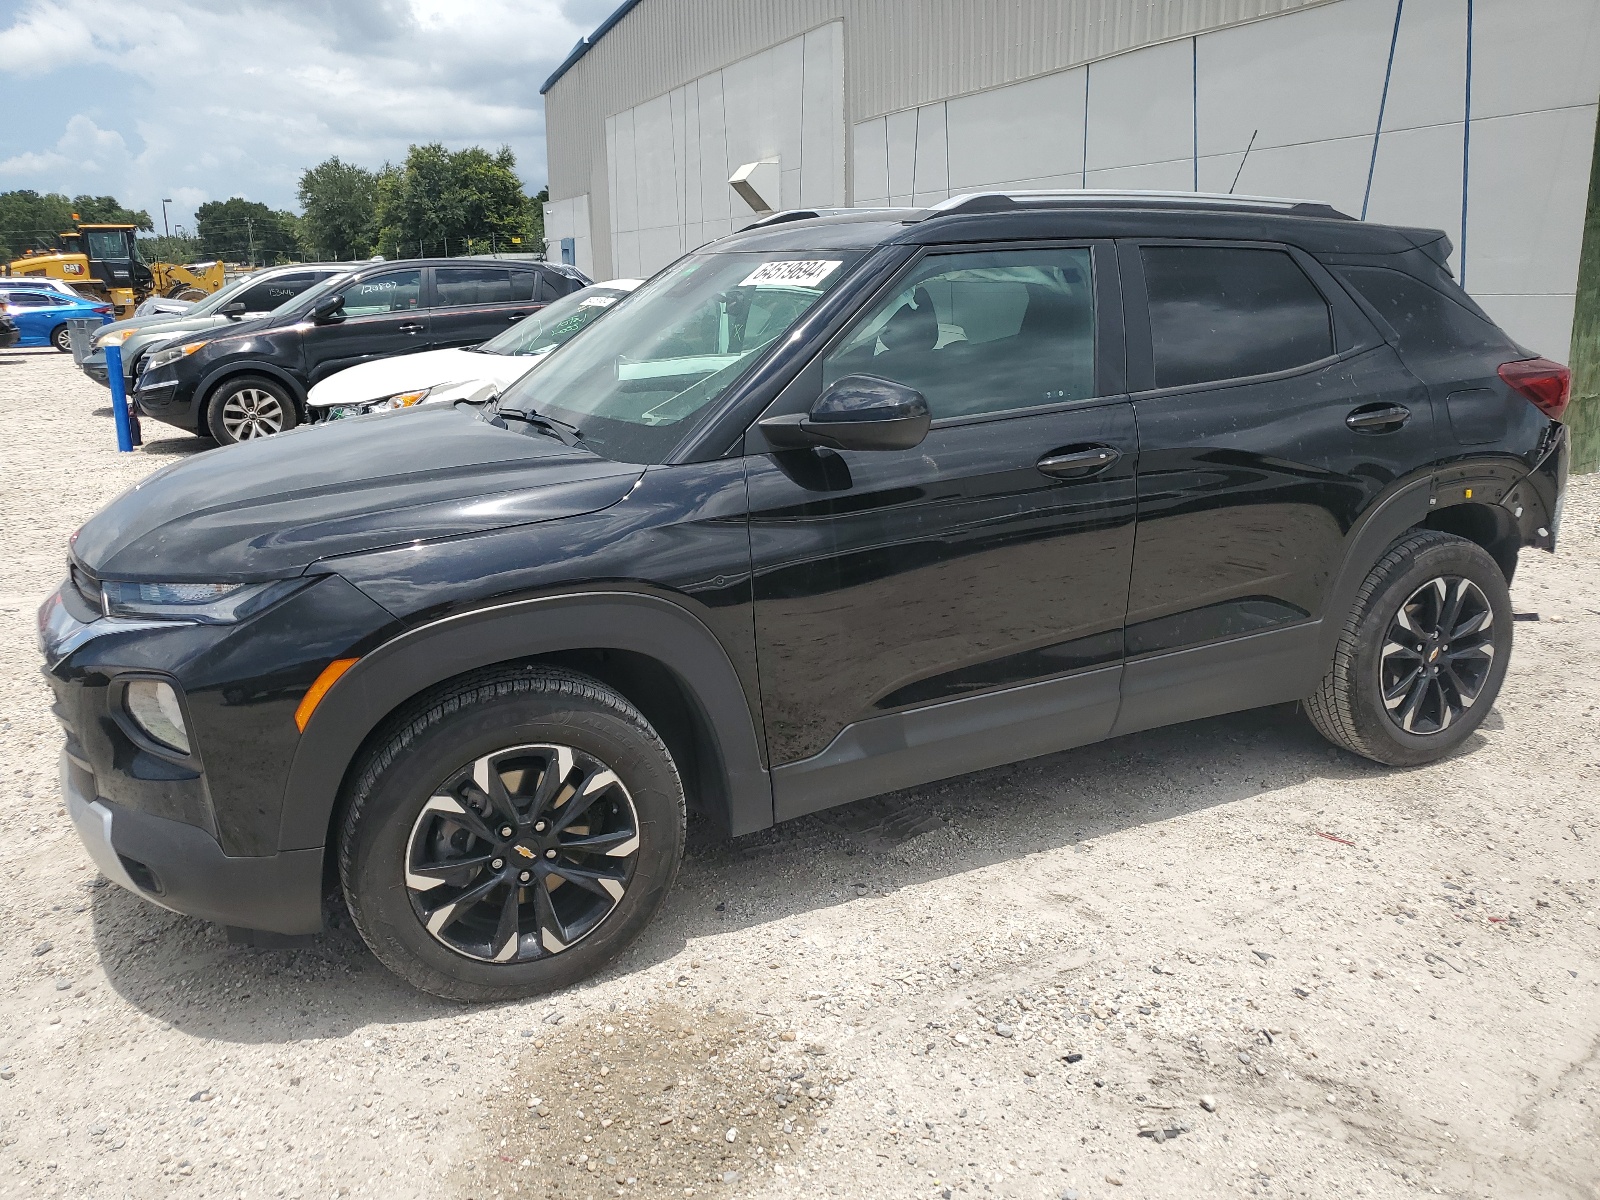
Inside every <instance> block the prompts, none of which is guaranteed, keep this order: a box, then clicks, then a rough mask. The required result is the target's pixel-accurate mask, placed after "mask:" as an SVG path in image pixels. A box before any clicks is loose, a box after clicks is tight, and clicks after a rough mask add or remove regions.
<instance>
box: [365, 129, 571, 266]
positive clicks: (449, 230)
mask: <svg viewBox="0 0 1600 1200" xmlns="http://www.w3.org/2000/svg"><path fill="white" fill-rule="evenodd" d="M516 166H517V160H516V156H515V155H514V154H513V153H512V152H511V148H510V147H509V146H502V147H501V148H500V149H499V150H497V151H495V152H494V153H492V154H491V153H490V152H489V151H487V150H485V149H483V148H482V147H481V146H471V147H468V148H467V149H465V150H460V151H456V152H455V153H452V152H451V151H449V150H447V149H445V148H444V147H443V146H442V145H440V144H439V143H437V142H434V143H431V144H429V145H426V146H412V147H411V149H410V150H409V151H408V152H407V154H406V161H405V163H404V164H403V165H401V166H400V167H399V168H397V169H396V168H390V169H389V170H387V171H386V172H385V173H383V174H382V175H380V177H379V179H378V223H379V230H380V232H379V237H378V245H379V249H380V250H381V251H382V253H383V254H384V255H385V256H387V257H390V258H403V257H408V256H411V255H433V254H460V253H483V252H486V251H490V250H509V249H512V248H513V246H514V243H513V242H512V239H513V238H521V239H523V241H522V245H523V247H527V248H529V249H531V248H532V246H531V245H530V239H529V236H528V235H529V220H530V205H531V204H532V202H531V201H530V200H529V199H528V197H527V196H526V195H525V194H524V193H523V190H522V181H521V180H520V179H518V178H517V171H516ZM541 221H542V218H541Z"/></svg>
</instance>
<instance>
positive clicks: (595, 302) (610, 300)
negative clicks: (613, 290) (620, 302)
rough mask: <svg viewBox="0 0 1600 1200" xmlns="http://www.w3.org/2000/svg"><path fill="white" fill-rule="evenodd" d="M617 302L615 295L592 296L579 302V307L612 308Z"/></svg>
mask: <svg viewBox="0 0 1600 1200" xmlns="http://www.w3.org/2000/svg"><path fill="white" fill-rule="evenodd" d="M616 302H617V298H616V297H615V296H590V297H589V298H588V299H587V300H580V301H579V302H578V307H579V308H610V307H611V306H612V305H613V304H615V303H616Z"/></svg>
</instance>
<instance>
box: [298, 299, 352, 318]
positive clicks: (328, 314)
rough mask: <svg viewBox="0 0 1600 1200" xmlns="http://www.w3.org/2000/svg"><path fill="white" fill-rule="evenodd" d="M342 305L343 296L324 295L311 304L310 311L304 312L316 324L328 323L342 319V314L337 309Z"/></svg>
mask: <svg viewBox="0 0 1600 1200" xmlns="http://www.w3.org/2000/svg"><path fill="white" fill-rule="evenodd" d="M343 307H344V297H343V296H342V295H341V296H324V297H323V298H322V299H321V300H318V301H317V302H316V303H315V304H313V305H312V306H311V311H310V312H308V313H307V314H306V316H308V317H310V318H311V319H312V320H313V321H315V322H316V323H317V324H318V325H330V324H333V323H335V322H338V321H342V320H344V314H343V313H341V312H340V311H339V310H340V309H342V308H343Z"/></svg>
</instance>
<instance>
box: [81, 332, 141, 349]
mask: <svg viewBox="0 0 1600 1200" xmlns="http://www.w3.org/2000/svg"><path fill="white" fill-rule="evenodd" d="M132 336H133V330H131V329H119V330H117V331H116V332H115V333H108V334H106V335H105V337H97V338H95V339H94V340H93V341H92V342H90V345H91V346H92V347H96V348H98V347H100V346H120V345H122V343H123V342H125V341H127V340H128V339H129V338H131V337H132Z"/></svg>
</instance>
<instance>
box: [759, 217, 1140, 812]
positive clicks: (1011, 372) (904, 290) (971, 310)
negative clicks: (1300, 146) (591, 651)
mask: <svg viewBox="0 0 1600 1200" xmlns="http://www.w3.org/2000/svg"><path fill="white" fill-rule="evenodd" d="M1113 256H1114V250H1113V247H1112V246H1111V245H1110V244H1109V243H1102V244H1099V245H1086V244H1081V243H1080V244H1071V243H1057V244H1052V245H1033V246H1027V247H1024V248H1014V247H1013V248H1004V249H989V248H981V249H980V248H973V249H970V250H961V251H949V250H939V251H930V252H929V253H927V254H925V255H924V256H923V257H922V258H921V259H920V260H919V261H918V262H917V263H915V264H913V266H912V267H910V268H909V269H908V273H907V274H904V275H902V276H901V278H900V280H899V281H898V282H896V283H894V284H891V285H889V287H888V289H886V292H885V293H882V294H880V297H879V299H878V300H876V301H874V302H873V303H871V304H869V305H868V306H867V308H866V310H865V312H864V313H863V314H862V316H861V317H860V318H859V319H857V320H856V321H855V322H854V323H853V324H852V326H851V327H849V328H847V329H846V330H845V331H844V333H843V334H841V336H840V338H839V339H838V340H837V341H836V343H835V346H834V348H833V349H831V350H829V351H828V352H827V353H826V354H825V355H824V356H823V357H822V358H821V359H820V360H819V361H817V362H814V363H812V364H811V365H810V366H808V367H807V368H806V370H805V371H803V372H802V373H801V375H800V376H799V378H798V379H797V380H796V381H795V383H794V384H792V385H791V386H790V387H789V388H788V389H786V390H785V392H784V395H783V396H782V397H780V399H779V400H778V401H777V403H776V404H775V405H774V407H773V409H772V410H771V411H772V413H773V414H776V413H780V412H799V411H805V410H807V409H809V408H810V406H811V404H812V402H813V401H814V400H815V399H816V397H817V395H818V394H819V392H820V390H821V389H822V388H823V387H825V386H827V384H828V383H830V382H832V381H833V380H835V379H838V378H841V377H843V376H846V375H851V374H869V375H875V376H879V377H882V378H889V379H894V380H897V381H899V382H902V383H906V384H909V385H910V386H912V387H915V388H917V389H918V390H919V391H921V392H922V393H923V394H924V396H925V397H926V398H927V400H928V403H929V406H930V408H931V410H932V413H933V416H934V422H933V428H932V430H931V432H930V433H929V434H928V436H927V438H926V439H925V440H924V441H923V442H922V444H921V445H919V446H917V447H915V448H913V449H910V450H905V451H878V452H871V453H867V452H856V451H842V452H835V451H832V450H823V449H818V450H805V451H776V452H775V451H771V450H769V449H767V448H766V444H765V442H764V440H761V438H760V433H759V427H757V429H755V430H753V431H752V432H751V434H750V435H749V438H748V440H747V447H748V448H749V449H750V451H751V452H750V453H749V454H747V456H746V459H745V461H746V464H747V472H748V487H749V494H750V526H751V546H752V557H753V559H754V568H755V578H756V584H755V612H756V638H757V645H758V654H759V662H760V677H761V695H762V708H763V712H764V714H765V718H766V731H767V742H768V747H769V754H770V757H771V760H772V762H773V764H774V774H773V779H774V796H775V804H776V811H777V815H778V817H779V819H783V818H786V817H790V816H794V815H796V814H798V813H801V812H807V811H812V810H814V809H818V808H822V807H825V806H827V805H830V804H836V803H841V802H843V801H846V800H851V799H855V798H858V797H860V796H865V795H871V794H874V793H876V792H882V791H887V790H891V789H893V788H897V787H904V786H908V785H911V784H914V783H920V782H925V781H927V780H931V779H937V778H941V777H943V776H947V775H952V774H958V773H960V772H962V771H968V770H974V769H977V768H979V767H983V766H990V765H994V764H996V763H1000V762H1009V761H1012V760H1015V759H1018V758H1023V757H1027V756H1029V755H1031V754H1042V753H1046V752H1048V751H1050V750H1056V749H1061V748H1064V747H1066V746H1069V745H1074V744H1081V743H1084V742H1089V741H1093V740H1095V739H1096V738H1099V737H1103V736H1104V735H1105V734H1106V732H1107V731H1108V730H1109V729H1110V728H1111V723H1112V719H1113V717H1114V715H1115V712H1116V707H1117V676H1118V664H1119V663H1120V661H1121V657H1122V622H1123V614H1124V611H1125V608H1126V604H1127V588H1128V574H1129V569H1130V563H1131V560H1132V554H1133V516H1134V482H1133V480H1134V465H1135V462H1136V460H1137V457H1138V453H1137V452H1138V446H1137V439H1136V435H1135V432H1134V424H1133V411H1132V406H1131V404H1130V403H1129V402H1128V400H1127V398H1126V396H1125V395H1124V394H1123V388H1122V368H1121V348H1122V347H1121V334H1122V331H1121V322H1120V311H1119V308H1118V304H1117V301H1116V295H1117V292H1116V269H1115V266H1114V263H1113Z"/></svg>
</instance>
